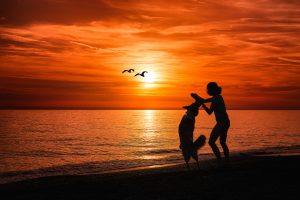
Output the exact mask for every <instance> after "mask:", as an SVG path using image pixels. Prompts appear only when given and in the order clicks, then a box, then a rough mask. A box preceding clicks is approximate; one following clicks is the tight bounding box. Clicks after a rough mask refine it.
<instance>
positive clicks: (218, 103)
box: [210, 95, 229, 122]
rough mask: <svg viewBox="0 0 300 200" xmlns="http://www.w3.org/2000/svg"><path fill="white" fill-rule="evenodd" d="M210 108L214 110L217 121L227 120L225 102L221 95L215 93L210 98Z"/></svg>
mask: <svg viewBox="0 0 300 200" xmlns="http://www.w3.org/2000/svg"><path fill="white" fill-rule="evenodd" d="M210 108H211V109H212V110H213V111H214V113H215V117H216V121H217V122H224V121H229V118H228V114H227V112H226V106H225V102H224V100H223V97H222V96H221V95H216V96H214V97H213V98H212V101H211V107H210Z"/></svg>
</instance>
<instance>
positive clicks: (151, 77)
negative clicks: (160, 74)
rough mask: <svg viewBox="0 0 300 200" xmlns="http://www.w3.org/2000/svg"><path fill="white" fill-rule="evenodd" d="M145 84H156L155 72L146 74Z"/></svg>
mask: <svg viewBox="0 0 300 200" xmlns="http://www.w3.org/2000/svg"><path fill="white" fill-rule="evenodd" d="M142 81H143V82H145V83H154V82H155V75H154V73H153V72H148V73H146V74H145V77H143V79H142Z"/></svg>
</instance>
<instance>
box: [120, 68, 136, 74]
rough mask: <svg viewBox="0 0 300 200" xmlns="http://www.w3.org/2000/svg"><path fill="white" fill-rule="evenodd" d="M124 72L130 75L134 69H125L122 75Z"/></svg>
mask: <svg viewBox="0 0 300 200" xmlns="http://www.w3.org/2000/svg"><path fill="white" fill-rule="evenodd" d="M125 72H128V73H131V72H134V69H125V70H123V71H122V74H123V73H125Z"/></svg>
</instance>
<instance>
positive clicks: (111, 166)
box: [0, 156, 182, 184]
mask: <svg viewBox="0 0 300 200" xmlns="http://www.w3.org/2000/svg"><path fill="white" fill-rule="evenodd" d="M181 160H182V158H181V157H178V156H170V157H168V158H165V159H151V160H149V159H135V160H115V161H106V162H100V161H99V162H87V163H81V164H67V165H61V166H53V167H47V168H39V169H33V170H24V171H11V172H4V173H0V184H5V183H10V182H16V181H21V180H27V179H34V178H40V177H46V176H59V175H83V174H90V173H103V172H106V171H111V170H120V169H129V168H136V167H147V166H153V165H163V164H169V163H174V162H178V161H181Z"/></svg>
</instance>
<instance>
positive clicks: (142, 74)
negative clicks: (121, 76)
mask: <svg viewBox="0 0 300 200" xmlns="http://www.w3.org/2000/svg"><path fill="white" fill-rule="evenodd" d="M145 73H148V72H147V71H143V72H142V73H137V74H136V75H134V76H142V77H145Z"/></svg>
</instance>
